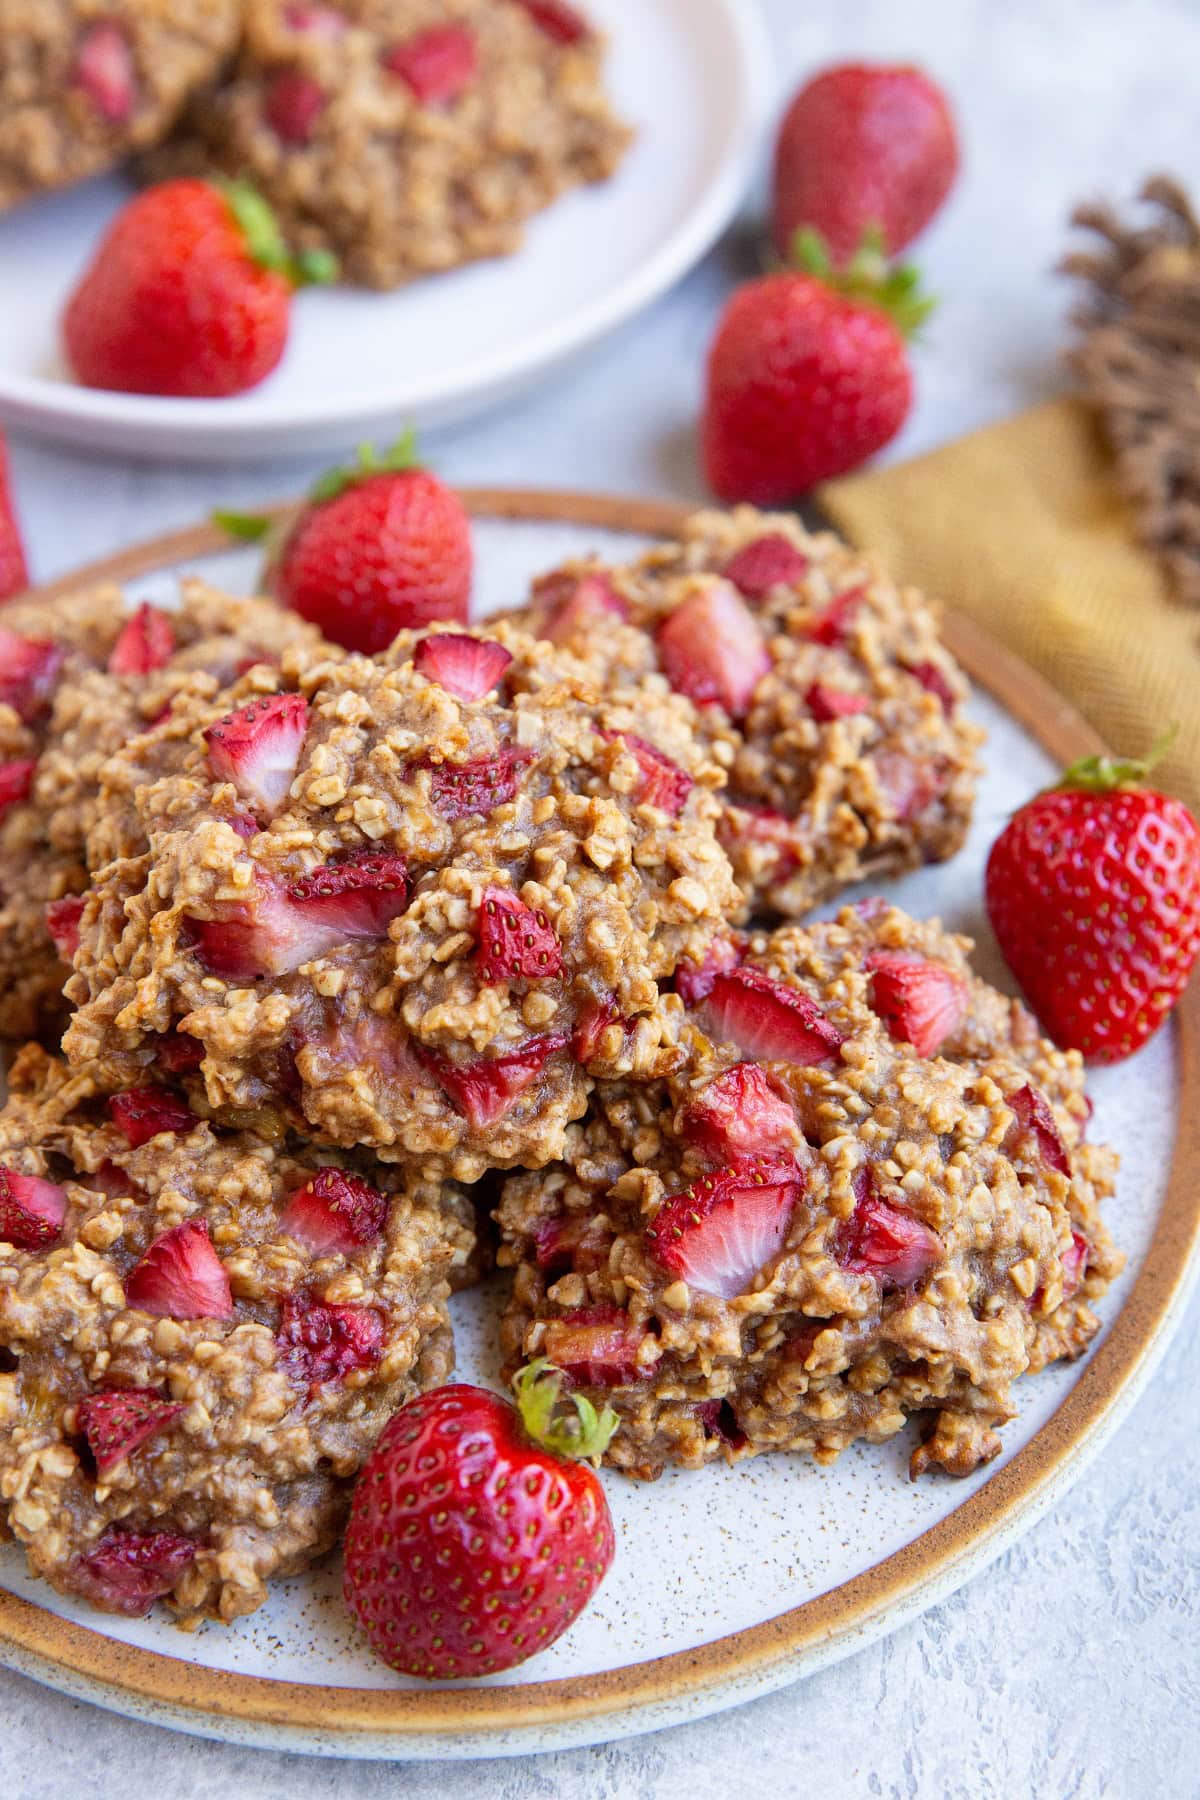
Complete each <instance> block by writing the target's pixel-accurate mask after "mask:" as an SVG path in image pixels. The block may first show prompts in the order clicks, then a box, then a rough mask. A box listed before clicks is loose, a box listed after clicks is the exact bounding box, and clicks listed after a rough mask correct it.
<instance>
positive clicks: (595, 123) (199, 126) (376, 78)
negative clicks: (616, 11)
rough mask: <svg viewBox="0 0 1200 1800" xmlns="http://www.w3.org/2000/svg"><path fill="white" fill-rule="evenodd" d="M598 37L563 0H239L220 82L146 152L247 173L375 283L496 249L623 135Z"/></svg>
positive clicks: (515, 239)
mask: <svg viewBox="0 0 1200 1800" xmlns="http://www.w3.org/2000/svg"><path fill="white" fill-rule="evenodd" d="M603 55H604V46H603V42H602V40H601V39H600V37H599V36H598V35H597V33H596V32H595V31H594V30H593V29H592V27H591V25H590V24H589V22H588V21H587V19H586V18H585V17H584V15H583V13H582V12H580V11H579V10H577V9H576V8H574V7H573V6H567V5H563V4H560V0H548V3H547V0H336V3H335V0H314V3H309V0H303V3H296V0H248V4H247V6H246V23H245V34H244V37H243V40H242V48H241V53H240V56H239V59H238V62H237V65H236V67H235V70H234V72H233V74H232V76H231V78H230V79H229V80H228V81H226V82H224V83H222V84H221V85H219V86H217V87H216V88H215V90H212V91H209V92H206V93H203V94H200V95H198V96H197V97H196V99H195V101H194V102H193V104H192V105H191V106H190V107H189V108H188V110H187V113H186V115H185V118H184V120H183V123H182V125H181V127H180V130H179V131H178V132H177V133H176V135H175V136H174V137H173V138H172V140H171V142H170V143H169V144H167V145H166V146H164V148H163V149H162V150H160V151H159V152H157V153H156V154H155V155H154V156H152V157H151V158H149V159H148V162H147V173H148V174H149V175H150V177H151V178H152V179H154V180H158V179H161V178H162V177H163V176H170V175H180V174H188V175H214V174H216V175H229V176H238V177H245V178H247V179H249V180H250V181H252V182H253V183H254V184H255V186H257V187H258V188H259V190H260V191H261V192H262V193H263V194H265V195H266V197H267V199H268V200H269V201H270V203H271V205H272V206H273V208H274V209H275V212H276V213H277V215H278V217H279V219H280V221H281V223H282V225H283V227H284V229H285V231H286V233H287V235H288V238H289V241H290V242H292V243H293V244H294V245H296V246H297V247H299V248H302V249H322V250H331V251H333V252H334V253H335V254H336V256H337V257H338V259H339V262H340V265H341V269H342V273H343V275H344V276H345V278H346V279H347V280H349V281H352V282H357V283H361V284H363V285H365V286H368V287H377V288H392V287H398V286H400V285H401V283H403V282H407V281H411V280H413V279H414V278H415V277H418V276H422V275H429V274H434V273H437V272H439V271H441V270H445V269H451V268H455V267H457V266H458V265H459V264H461V263H467V262H473V261H475V260H477V259H478V258H480V257H490V256H503V255H507V254H508V253H509V252H511V251H513V250H516V249H517V248H518V247H519V246H520V243H521V241H522V237H523V234H524V225H525V221H526V220H527V219H528V218H530V216H531V215H532V214H534V213H536V212H540V211H541V210H542V209H543V208H544V207H546V206H549V205H550V204H551V202H553V201H554V200H555V199H557V198H558V196H559V195H560V194H562V193H563V192H565V191H566V190H567V189H569V188H573V187H577V186H579V185H580V184H581V183H584V182H596V181H603V180H605V179H607V177H608V176H610V175H611V174H612V173H613V172H614V170H615V169H616V168H617V166H618V164H619V162H620V160H621V157H622V155H623V153H624V151H625V148H626V146H627V144H628V141H629V132H628V130H627V129H626V128H625V127H624V126H623V125H622V124H620V122H619V121H618V120H617V119H615V118H614V116H613V114H612V112H611V111H610V109H609V105H608V101H607V99H606V97H605V93H604V86H603Z"/></svg>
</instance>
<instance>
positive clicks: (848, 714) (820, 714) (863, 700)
mask: <svg viewBox="0 0 1200 1800" xmlns="http://www.w3.org/2000/svg"><path fill="white" fill-rule="evenodd" d="M804 703H805V705H806V706H807V707H808V710H809V712H810V713H811V714H812V716H813V718H814V719H815V720H816V721H817V724H818V725H829V724H831V723H832V722H833V720H834V719H852V718H853V717H854V715H855V713H863V712H869V711H870V708H871V702H870V701H869V700H868V699H867V696H866V695H865V694H851V693H847V692H846V690H845V689H843V688H835V687H831V686H830V685H829V683H828V682H827V681H814V682H813V683H812V685H811V686H810V687H809V689H808V692H807V693H806V694H805V696H804Z"/></svg>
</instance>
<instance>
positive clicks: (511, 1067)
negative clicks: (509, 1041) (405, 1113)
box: [418, 1032, 568, 1131]
mask: <svg viewBox="0 0 1200 1800" xmlns="http://www.w3.org/2000/svg"><path fill="white" fill-rule="evenodd" d="M567 1041H568V1040H567V1034H566V1032H549V1033H547V1034H546V1035H545V1036H543V1037H534V1038H529V1039H528V1040H527V1041H526V1042H525V1043H524V1044H522V1046H521V1048H520V1049H519V1050H510V1051H508V1053H507V1054H506V1055H504V1056H493V1057H490V1058H482V1059H480V1061H478V1062H471V1063H455V1062H451V1060H450V1058H449V1057H448V1056H442V1055H440V1054H439V1053H438V1052H437V1051H435V1050H420V1051H419V1052H418V1054H419V1056H420V1058H421V1061H422V1062H423V1063H424V1064H425V1066H426V1068H428V1070H429V1072H430V1074H432V1075H433V1076H435V1077H436V1079H437V1081H438V1082H439V1083H440V1085H441V1086H442V1087H443V1088H444V1089H445V1091H446V1094H447V1095H448V1096H449V1098H450V1100H451V1101H452V1102H453V1103H454V1105H455V1106H456V1107H457V1108H458V1110H459V1111H460V1112H461V1113H462V1114H463V1116H464V1118H466V1119H467V1121H468V1123H469V1124H471V1125H473V1126H474V1127H475V1129H476V1130H477V1131H478V1130H483V1129H484V1128H485V1127H487V1126H488V1125H494V1124H495V1123H496V1121H497V1119H502V1118H503V1117H504V1115H505V1113H506V1112H507V1111H508V1109H509V1107H510V1106H512V1104H513V1102H514V1101H516V1100H518V1099H519V1098H520V1096H521V1095H522V1094H523V1093H524V1092H525V1091H526V1089H527V1088H530V1087H532V1086H533V1084H534V1082H535V1081H536V1080H537V1078H538V1076H539V1075H540V1074H541V1072H542V1070H543V1069H544V1068H545V1066H546V1064H547V1063H548V1062H549V1060H550V1058H551V1057H552V1056H553V1055H554V1053H555V1051H556V1050H561V1049H562V1048H563V1046H564V1045H565V1044H566V1043H567Z"/></svg>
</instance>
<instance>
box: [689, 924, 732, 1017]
mask: <svg viewBox="0 0 1200 1800" xmlns="http://www.w3.org/2000/svg"><path fill="white" fill-rule="evenodd" d="M745 955H746V946H745V944H744V943H743V941H742V939H741V938H740V937H715V938H714V939H713V941H712V943H711V944H710V945H709V946H708V949H707V951H706V952H705V956H704V961H703V962H702V963H694V962H693V961H692V960H691V958H690V957H687V956H685V957H684V958H683V959H682V961H681V962H680V964H679V966H678V968H677V969H676V970H675V992H676V993H677V994H678V995H679V998H680V999H681V1000H682V1001H683V1004H684V1005H685V1006H699V1004H700V1002H701V1001H702V1000H707V999H708V996H709V995H710V994H711V993H712V991H713V983H714V982H715V981H716V979H717V976H718V975H726V974H728V973H729V971H730V969H737V968H740V967H741V964H742V961H743V959H744V958H745Z"/></svg>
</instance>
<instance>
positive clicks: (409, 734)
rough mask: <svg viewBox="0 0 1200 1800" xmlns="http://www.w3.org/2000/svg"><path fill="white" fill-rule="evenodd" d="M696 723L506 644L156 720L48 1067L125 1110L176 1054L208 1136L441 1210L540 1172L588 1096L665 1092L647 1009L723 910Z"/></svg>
mask: <svg viewBox="0 0 1200 1800" xmlns="http://www.w3.org/2000/svg"><path fill="white" fill-rule="evenodd" d="M691 716H692V715H691V708H690V706H689V705H688V703H687V702H686V701H684V700H681V699H680V698H679V697H677V696H675V695H672V694H671V693H670V692H669V691H667V690H666V689H665V688H663V687H662V684H661V683H657V684H656V683H651V684H648V685H646V686H645V687H640V686H638V685H637V684H635V683H630V684H629V685H628V686H626V687H624V688H623V689H622V690H621V691H620V692H619V693H610V694H607V695H601V694H598V693H597V692H596V690H595V687H594V685H593V683H592V680H591V676H590V672H589V671H588V669H587V668H586V667H585V666H584V665H583V664H582V663H580V662H579V661H578V660H577V659H576V658H574V657H572V656H571V655H570V654H569V653H567V652H566V651H564V650H559V649H556V648H555V647H554V646H552V645H550V644H548V643H545V642H543V641H539V640H536V639H533V638H530V637H528V636H526V635H525V634H523V633H522V632H520V631H518V630H517V629H516V628H515V627H514V626H512V625H511V624H507V623H501V624H499V625H497V627H496V629H495V630H494V631H486V630H483V629H478V630H474V631H436V630H435V631H430V632H422V633H412V634H403V635H402V636H401V637H400V638H398V639H397V640H396V642H395V644H394V645H393V646H392V647H391V649H390V651H389V652H387V653H386V654H385V655H384V656H382V657H379V658H375V659H370V658H367V657H363V656H344V657H341V658H340V659H338V660H334V659H332V658H322V657H320V656H312V655H310V654H307V653H304V652H296V653H294V654H292V655H290V656H289V657H285V659H284V662H283V665H282V668H281V669H280V670H267V669H262V668H260V669H258V670H256V671H254V672H252V673H251V674H250V675H248V676H247V677H246V678H245V679H244V680H243V681H242V682H241V683H240V684H239V685H238V686H237V687H236V688H234V689H232V690H231V691H230V692H229V693H227V694H226V695H224V696H223V697H222V698H221V699H220V700H219V701H216V702H200V701H196V700H189V701H188V702H187V703H186V704H180V705H177V706H176V708H175V709H174V711H173V713H172V715H171V717H170V719H168V720H167V721H166V722H165V723H164V725H163V727H162V728H161V729H160V731H159V732H158V733H157V734H156V735H155V737H154V738H153V739H142V740H139V741H138V742H137V743H135V744H134V745H133V746H132V747H131V749H130V750H129V752H127V753H125V754H122V755H118V756H117V757H114V758H113V759H112V760H111V761H110V763H109V765H108V768H107V770H106V784H107V786H106V792H107V794H109V795H111V794H112V793H113V792H114V791H118V790H120V791H123V793H124V795H125V801H123V802H122V804H121V805H120V806H118V808H117V811H118V814H120V815H122V816H127V815H128V805H127V802H128V801H129V800H130V799H131V800H132V805H133V810H134V812H135V813H136V826H135V829H134V830H132V831H131V832H129V833H128V834H127V838H126V842H125V843H123V844H117V845H115V846H112V848H113V849H114V850H115V852H116V854H115V855H114V857H113V860H112V861H110V862H109V863H108V865H107V866H106V867H104V868H99V867H98V862H94V863H93V867H94V868H96V871H97V872H96V874H95V876H94V880H93V884H92V891H91V894H90V896H89V899H88V902H87V905H86V907H85V909H84V913H83V917H82V920H81V924H80V937H81V941H80V948H79V950H78V953H77V955H76V959H75V974H74V976H73V978H72V981H71V983H70V985H69V993H70V996H71V998H72V999H73V1000H74V1001H75V1002H76V1003H77V1004H78V1007H79V1011H78V1013H77V1014H76V1016H75V1018H74V1019H73V1021H72V1023H71V1026H70V1029H69V1031H68V1033H67V1036H66V1039H65V1047H66V1049H67V1053H68V1055H69V1056H70V1058H71V1059H72V1061H74V1062H76V1063H80V1064H90V1065H98V1066H99V1067H100V1068H101V1069H102V1070H103V1073H104V1079H105V1080H106V1081H107V1082H108V1083H109V1085H110V1086H116V1087H125V1086H136V1085H138V1084H139V1083H140V1082H141V1081H142V1080H143V1079H144V1078H145V1076H146V1074H147V1072H148V1071H153V1069H154V1068H155V1067H156V1066H157V1062H158V1058H159V1053H160V1049H159V1047H160V1045H161V1042H162V1040H163V1039H164V1037H172V1036H174V1035H176V1034H182V1035H183V1036H184V1037H186V1038H187V1039H188V1041H189V1042H191V1043H192V1044H194V1045H195V1046H196V1047H197V1060H200V1058H201V1057H202V1068H200V1069H198V1070H197V1071H196V1073H195V1075H194V1077H193V1079H194V1082H195V1083H196V1084H197V1086H201V1085H202V1086H203V1088H204V1091H205V1094H206V1097H207V1102H208V1104H209V1105H211V1106H212V1107H214V1108H220V1109H224V1108H230V1107H232V1108H236V1109H239V1110H244V1109H251V1110H253V1111H255V1112H256V1113H257V1114H262V1113H266V1114H272V1113H273V1114H274V1115H275V1116H276V1117H277V1118H278V1119H279V1120H280V1121H283V1122H286V1123H290V1124H294V1125H295V1126H296V1127H298V1128H300V1129H303V1130H305V1131H307V1132H309V1133H311V1134H312V1135H313V1136H314V1137H316V1138H317V1139H319V1140H321V1141H324V1142H328V1143H333V1144H343V1145H353V1144H365V1145H370V1146H372V1147H373V1148H375V1149H376V1150H377V1151H378V1152H379V1153H380V1154H382V1155H384V1156H387V1157H397V1158H399V1157H415V1158H419V1159H421V1160H422V1162H423V1163H424V1164H425V1165H426V1166H436V1167H438V1168H440V1169H443V1170H445V1171H447V1172H449V1173H451V1174H453V1175H455V1176H456V1177H458V1178H459V1179H462V1180H474V1179H476V1178H477V1177H478V1176H480V1175H481V1174H482V1173H484V1171H485V1170H486V1169H487V1168H489V1167H510V1166H513V1165H514V1164H526V1165H528V1166H532V1167H538V1166H540V1165H541V1164H543V1163H546V1162H549V1161H551V1160H553V1159H554V1158H555V1157H557V1156H559V1155H560V1154H561V1152H562V1148H563V1142H564V1133H565V1131H566V1128H567V1126H568V1124H569V1123H570V1122H571V1120H573V1119H576V1118H578V1117H580V1116H581V1114H582V1113H583V1111H584V1108H585V1106H586V1103H587V1095H588V1091H589V1087H590V1084H591V1081H592V1079H593V1078H595V1077H597V1076H607V1077H608V1078H610V1079H618V1078H620V1077H623V1076H628V1077H631V1078H633V1079H636V1080H648V1079H651V1078H654V1077H657V1076H661V1075H662V1074H664V1073H666V1072H667V1071H668V1070H669V1069H670V1068H672V1067H673V1066H674V1064H675V1062H676V1061H677V1060H678V1057H679V1054H680V1053H679V1049H678V1044H677V1038H678V1034H679V1031H680V1029H681V1026H682V1020H683V1011H682V1006H681V1004H680V1001H679V999H678V997H677V996H676V995H674V994H673V993H669V992H664V991H663V987H664V986H665V985H666V984H668V983H669V982H670V980H671V978H672V976H673V975H674V972H675V970H676V967H677V966H678V965H679V963H680V962H681V961H685V960H686V961H689V962H702V961H703V960H704V958H705V956H706V955H707V953H708V949H709V946H710V945H711V944H712V942H713V940H714V938H715V937H716V936H717V935H719V934H720V933H722V932H723V931H724V929H725V927H726V923H727V921H728V920H729V918H730V917H732V916H733V914H734V913H735V912H736V911H737V910H738V908H739V906H740V903H741V896H740V894H739V892H738V890H737V888H736V886H735V884H734V881H733V878H732V873H731V870H730V866H729V861H728V858H727V857H726V855H725V853H724V851H723V850H722V849H721V847H720V845H719V844H718V842H717V838H716V823H717V819H718V816H719V811H720V808H719V804H718V801H717V799H716V794H715V790H716V788H717V787H718V786H719V784H720V782H721V779H722V775H721V770H720V768H719V766H718V765H717V763H716V762H715V761H714V760H713V759H712V757H711V756H710V755H709V754H708V752H707V751H706V750H705V749H704V748H703V747H702V746H701V745H700V744H699V743H698V742H697V739H696V737H695V735H694V733H693V731H692V727H691ZM103 829H104V830H105V831H109V832H111V828H110V827H109V826H105V827H103ZM660 984H661V985H660Z"/></svg>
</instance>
